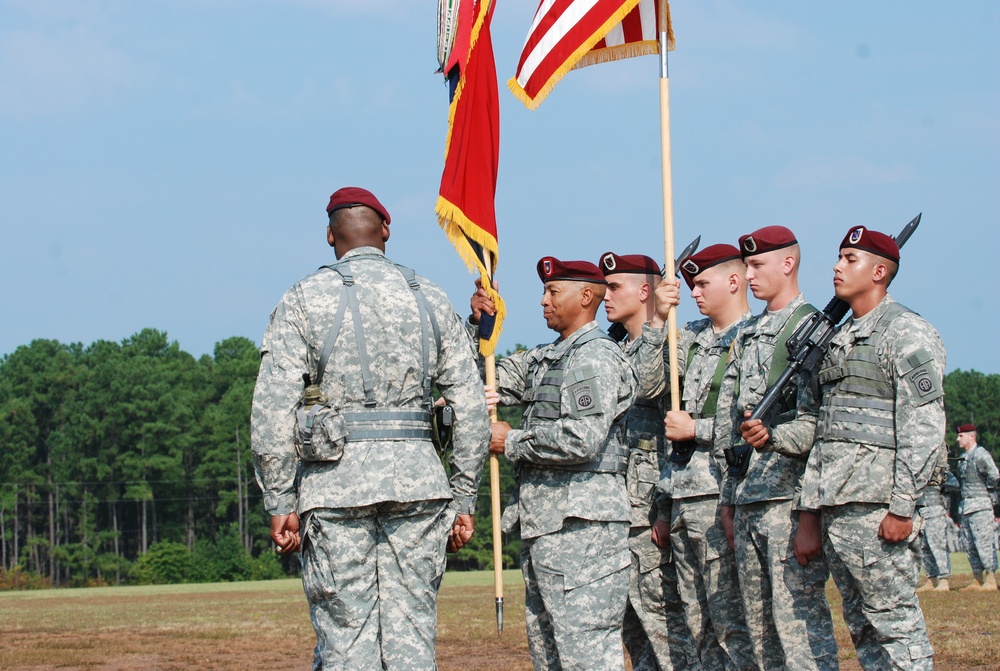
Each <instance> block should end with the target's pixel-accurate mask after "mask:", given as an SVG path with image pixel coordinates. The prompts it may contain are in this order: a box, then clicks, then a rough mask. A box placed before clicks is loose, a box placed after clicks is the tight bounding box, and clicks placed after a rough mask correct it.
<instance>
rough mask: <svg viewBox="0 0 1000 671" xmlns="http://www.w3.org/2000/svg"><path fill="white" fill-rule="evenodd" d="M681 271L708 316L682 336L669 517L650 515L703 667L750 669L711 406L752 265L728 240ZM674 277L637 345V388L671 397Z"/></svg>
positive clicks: (668, 470) (670, 415) (745, 311)
mask: <svg viewBox="0 0 1000 671" xmlns="http://www.w3.org/2000/svg"><path fill="white" fill-rule="evenodd" d="M679 265H680V270H681V273H682V274H683V276H684V280H685V282H687V285H688V288H689V289H691V296H692V298H693V299H694V300H695V302H696V303H697V305H698V309H699V311H700V312H701V313H702V314H703V315H705V317H706V318H705V319H699V320H697V321H693V322H690V323H688V324H686V325H685V326H684V327H683V328H681V329H680V332H679V334H678V343H677V349H678V352H677V354H678V357H677V359H678V368H679V371H678V372H679V373H681V375H682V376H683V387H682V396H681V409H680V410H677V411H674V410H670V411H668V412H667V414H666V419H665V425H666V434H667V437H668V438H670V440H671V447H672V449H671V452H670V457H669V460H668V461H667V462H666V464H665V465H664V469H663V471H662V473H661V478H662V479H661V481H660V484H659V489H660V490H661V491H662V492H669V493H670V495H671V496H672V498H673V505H672V509H671V515H670V518H669V519H665V520H661V519H658V520H656V522H655V523H654V526H653V530H654V531H653V533H654V537H659V536H669V538H670V545H671V547H672V548H673V553H674V563H675V564H676V566H677V576H678V585H679V589H680V594H681V600H682V601H683V602H684V609H685V612H686V614H687V623H688V626H689V627H690V629H691V631H692V632H693V634H694V637H695V641H696V643H697V647H698V652H699V655H700V660H701V664H702V666H703V668H705V669H706V670H715V669H718V670H720V671H721V670H722V669H754V668H756V664H755V662H754V656H753V650H752V648H751V645H750V638H749V633H748V631H747V625H746V621H745V619H744V617H743V607H742V604H741V600H740V588H739V582H738V578H737V571H736V561H735V557H734V553H733V549H732V548H731V547H730V546H729V542H728V540H727V539H726V534H725V531H724V530H723V528H722V521H721V519H720V513H719V483H720V481H721V479H722V470H723V469H725V467H726V464H725V458H724V457H723V455H722V453H721V452H719V451H717V449H716V446H715V444H714V440H713V438H714V434H715V422H716V419H715V411H716V407H717V405H718V396H719V387H720V385H721V383H722V375H723V373H724V372H725V368H726V362H727V360H728V358H729V348H730V346H731V345H732V343H733V339H734V338H735V336H736V333H737V331H738V330H739V328H740V327H741V326H742V325H743V324H744V323H745V322H746V321H747V319H749V317H750V309H749V307H748V305H747V283H746V278H745V277H744V276H745V273H746V266H745V265H744V263H743V261H742V260H741V259H740V251H739V250H738V249H736V247H733V246H732V245H711V246H709V247H706V248H705V249H703V250H701V251H700V252H698V253H697V254H693V255H691V256H688V257H687V258H684V259H681V262H680V264H679ZM679 299H680V287H679V285H678V283H677V282H676V281H675V280H673V279H671V280H669V281H665V282H663V283H662V284H661V285H660V287H659V288H658V289H657V290H656V315H655V317H654V318H653V319H652V320H651V321H650V323H649V325H648V326H646V327H645V328H643V334H642V340H641V341H640V346H639V350H638V353H637V354H638V357H637V368H638V373H639V393H640V395H648V396H650V397H652V398H657V397H659V398H662V399H664V401H666V400H667V399H668V397H669V393H670V386H669V383H668V379H669V372H670V367H669V352H667V351H666V349H665V348H664V324H665V323H666V320H667V316H668V314H669V312H670V309H671V308H672V307H674V306H676V305H677V304H678V303H679Z"/></svg>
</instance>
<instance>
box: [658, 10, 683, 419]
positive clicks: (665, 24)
mask: <svg viewBox="0 0 1000 671" xmlns="http://www.w3.org/2000/svg"><path fill="white" fill-rule="evenodd" d="M659 10H660V11H659V12H658V15H659V25H658V26H657V34H658V42H659V52H660V164H661V167H662V174H663V239H664V254H665V256H664V263H665V265H666V268H665V272H664V274H663V276H664V277H666V278H669V279H672V278H673V277H674V274H675V272H676V270H675V268H674V194H673V184H672V174H671V169H670V75H669V72H668V68H667V51H668V49H669V46H670V39H671V34H670V33H671V31H670V5H669V3H668V2H667V0H659ZM667 344H668V346H669V351H668V355H669V359H668V360H669V363H670V409H671V410H680V409H681V392H680V378H679V376H678V371H677V307H676V306H673V307H671V308H670V312H669V313H668V314H667Z"/></svg>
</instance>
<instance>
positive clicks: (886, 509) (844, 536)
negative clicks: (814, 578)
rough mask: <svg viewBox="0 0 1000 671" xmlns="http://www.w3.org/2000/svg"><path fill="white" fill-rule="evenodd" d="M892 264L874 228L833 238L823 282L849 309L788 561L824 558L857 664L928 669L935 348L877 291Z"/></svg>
mask: <svg viewBox="0 0 1000 671" xmlns="http://www.w3.org/2000/svg"><path fill="white" fill-rule="evenodd" d="M898 264H899V247H898V246H897V245H896V242H895V241H894V240H893V239H892V238H891V237H889V236H888V235H885V234H883V233H879V232H877V231H872V230H869V229H867V228H865V227H863V226H858V227H855V228H852V229H851V230H850V231H848V233H847V235H846V236H845V237H844V239H843V241H842V242H841V246H840V255H839V260H838V261H837V263H836V265H835V266H834V279H833V286H834V290H835V292H836V295H837V298H839V299H841V300H843V301H845V302H846V303H847V304H848V305H849V306H850V308H851V315H850V318H849V319H848V320H847V321H846V322H845V323H844V325H843V326H842V327H841V328H840V330H839V331H838V333H837V334H836V335H835V336H834V338H833V340H832V341H831V343H830V347H829V350H828V351H827V354H826V357H825V358H824V359H823V362H822V364H821V365H820V371H819V375H818V381H819V383H820V385H821V392H822V397H821V403H820V406H819V417H818V422H817V425H816V442H815V445H814V446H813V449H812V452H811V453H810V454H809V461H808V466H807V468H806V473H805V475H804V477H803V478H802V494H801V497H800V501H799V507H800V509H801V510H803V511H812V512H813V513H819V514H820V515H821V519H822V529H821V530H820V531H821V532H820V533H817V530H816V529H815V528H812V527H809V528H806V527H800V528H799V533H798V536H797V537H796V539H795V552H796V556H797V557H799V558H800V560H801V559H810V558H812V557H815V556H817V555H819V554H820V552H821V551H822V553H823V554H824V555H825V556H826V560H827V562H828V563H829V566H830V570H831V572H832V573H833V579H834V581H835V582H836V583H837V587H838V588H839V589H840V594H841V596H842V597H843V603H844V621H845V622H846V623H847V627H848V629H849V630H850V632H851V639H852V641H853V642H854V647H855V649H856V650H857V653H858V662H859V663H860V664H861V667H862V668H863V669H866V670H867V671H875V670H876V669H877V670H879V671H884V670H886V669H900V670H902V669H907V670H915V671H922V670H924V669H930V668H932V666H933V657H932V655H933V650H932V649H931V645H930V641H929V640H928V638H927V628H926V626H925V623H924V616H923V613H922V611H921V610H920V602H919V601H918V599H917V595H916V587H917V568H916V566H915V565H914V557H915V556H916V553H915V552H914V550H915V548H916V545H915V540H916V536H917V532H918V531H919V520H920V518H919V517H915V516H914V509H915V507H916V502H917V498H918V497H919V495H920V492H921V490H923V489H924V487H925V486H926V485H927V482H928V480H929V479H930V477H931V474H932V473H933V471H934V468H935V466H936V465H937V463H938V459H939V450H941V449H942V446H943V444H944V389H943V387H942V380H943V378H944V367H945V351H944V345H943V344H942V342H941V338H940V337H939V336H938V333H937V331H936V330H934V328H933V327H932V326H931V325H930V324H928V323H927V322H926V321H924V320H923V319H921V318H920V317H919V316H918V315H917V314H916V313H914V312H912V311H910V310H909V309H907V308H905V307H903V306H902V305H900V304H899V303H896V302H895V301H894V300H893V299H892V297H891V296H889V294H888V287H889V283H890V282H891V281H892V278H893V277H894V276H895V274H896V271H897V270H898V267H899V266H898ZM915 521H916V522H917V523H916V524H915V523H914V522H915ZM813 561H815V559H813Z"/></svg>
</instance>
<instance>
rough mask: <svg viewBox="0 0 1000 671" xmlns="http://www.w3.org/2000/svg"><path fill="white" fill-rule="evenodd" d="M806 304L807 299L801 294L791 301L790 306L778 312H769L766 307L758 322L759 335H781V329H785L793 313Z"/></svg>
mask: <svg viewBox="0 0 1000 671" xmlns="http://www.w3.org/2000/svg"><path fill="white" fill-rule="evenodd" d="M805 302H806V299H805V297H804V296H803V295H802V294H801V293H800V294H799V295H798V296H796V297H795V298H793V299H792V300H790V301H789V302H788V305H786V306H785V307H783V308H781V309H780V310H778V311H776V312H769V311H768V309H767V308H766V307H765V308H764V311H763V312H762V313H761V314H760V318H759V319H758V320H757V333H760V334H761V335H778V334H779V333H781V329H783V328H784V327H785V323H786V322H787V321H788V319H789V317H791V316H792V313H793V312H795V311H796V310H797V309H798V308H799V306H800V305H802V304H803V303H805Z"/></svg>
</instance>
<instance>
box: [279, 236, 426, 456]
mask: <svg viewBox="0 0 1000 671" xmlns="http://www.w3.org/2000/svg"><path fill="white" fill-rule="evenodd" d="M362 258H367V259H377V260H384V261H385V262H386V263H392V262H391V261H389V260H388V259H386V258H385V257H383V256H381V255H378V254H359V255H357V256H355V257H352V259H351V260H356V259H362ZM351 260H343V261H339V262H337V263H334V264H331V265H328V266H322V268H326V269H328V270H332V271H334V272H335V273H337V274H338V275H340V277H341V280H342V281H343V286H344V294H345V299H342V300H341V301H340V304H339V305H338V306H337V312H336V313H335V314H334V318H333V324H332V326H331V327H330V333H329V335H328V336H327V339H326V343H325V345H324V347H323V352H322V354H321V355H320V358H319V364H318V366H317V376H316V380H315V384H316V385H317V386H319V385H320V383H321V382H322V380H323V373H324V371H325V370H326V365H327V362H328V361H329V359H330V355H331V354H332V353H333V348H334V346H335V344H336V342H337V337H338V336H339V334H340V327H341V325H342V324H343V321H344V314H345V313H346V312H347V308H348V307H350V311H351V318H352V320H353V322H354V337H355V344H356V346H357V351H358V358H359V360H360V363H361V382H362V388H363V390H364V401H363V404H364V408H361V409H351V410H345V411H344V412H343V413H342V415H343V419H344V423H345V427H346V432H347V435H346V437H345V439H346V442H356V441H362V440H408V439H415V440H431V439H432V438H433V433H434V432H433V429H432V415H433V406H434V397H433V393H432V379H431V375H430V338H431V336H430V332H431V331H433V334H434V336H433V337H434V342H435V343H436V345H437V346H438V347H440V343H441V331H440V329H439V327H438V323H437V319H436V318H435V316H434V313H433V312H432V311H431V310H430V308H429V306H428V303H427V297H426V296H425V295H424V293H423V292H422V291H421V290H420V283H419V282H418V281H417V279H416V274H415V273H414V272H413V270H412V269H410V268H407V267H405V266H401V265H399V264H396V263H392V265H393V266H395V267H396V269H397V270H398V271H399V272H400V274H401V275H402V276H403V279H405V280H406V283H407V284H408V285H409V287H410V289H412V290H413V296H414V298H415V300H416V303H417V311H418V312H419V314H420V341H421V359H422V363H423V380H422V385H421V386H422V389H423V399H422V401H421V408H420V409H419V410H413V409H399V408H377V407H376V406H377V401H376V400H375V378H374V376H373V375H372V371H371V360H370V358H369V356H368V348H367V346H366V344H365V332H364V327H363V326H362V321H361V310H360V306H359V303H358V292H357V287H356V286H355V281H354V275H353V273H351V264H350V261H351ZM324 408H333V409H334V410H336V408H335V407H334V405H333V403H332V402H331V401H328V400H327V401H326V402H324V403H318V404H316V405H313V406H312V407H309V408H306V407H304V406H302V405H300V407H299V408H298V409H297V413H298V420H299V426H300V434H301V435H302V440H303V442H308V441H309V439H310V437H311V434H312V427H313V423H314V421H315V418H316V414H317V413H318V412H320V411H321V410H323V409H324ZM384 422H393V423H402V424H407V425H408V426H396V427H393V428H371V427H372V426H378V425H379V424H381V423H384Z"/></svg>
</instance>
